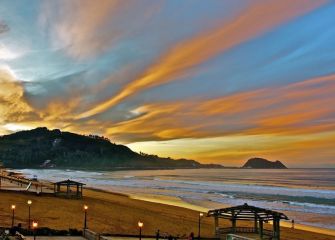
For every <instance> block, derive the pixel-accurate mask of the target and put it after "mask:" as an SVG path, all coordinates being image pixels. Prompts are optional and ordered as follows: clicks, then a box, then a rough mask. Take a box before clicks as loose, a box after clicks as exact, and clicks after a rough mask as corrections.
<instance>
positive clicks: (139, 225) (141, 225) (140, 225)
mask: <svg viewBox="0 0 335 240" xmlns="http://www.w3.org/2000/svg"><path fill="white" fill-rule="evenodd" d="M137 224H138V227H139V228H140V240H141V239H142V227H143V225H144V224H143V223H142V222H141V221H138V223H137Z"/></svg>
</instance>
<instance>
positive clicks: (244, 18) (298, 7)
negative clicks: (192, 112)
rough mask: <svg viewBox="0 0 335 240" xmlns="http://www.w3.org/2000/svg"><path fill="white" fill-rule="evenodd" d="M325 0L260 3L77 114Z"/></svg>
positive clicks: (172, 74)
mask: <svg viewBox="0 0 335 240" xmlns="http://www.w3.org/2000/svg"><path fill="white" fill-rule="evenodd" d="M325 2H326V1H308V0H299V1H294V2H292V1H289V0H284V1H261V2H258V3H256V4H255V5H253V6H251V7H250V8H249V9H247V10H246V11H245V12H244V13H241V14H240V16H238V17H237V18H235V19H233V20H232V21H231V22H229V23H227V24H225V25H224V26H219V27H217V28H215V29H213V30H211V31H206V32H204V33H202V34H200V35H198V36H196V37H194V38H191V39H189V40H186V41H184V42H182V43H179V44H177V45H176V46H175V47H173V48H171V49H169V50H168V52H167V53H166V54H165V55H163V56H161V57H160V58H159V59H158V61H157V62H156V63H155V64H153V66H151V67H149V69H147V70H146V71H145V73H144V74H143V75H142V76H141V77H140V78H138V79H136V80H134V81H132V82H131V83H129V84H128V85H126V86H125V87H124V88H123V89H122V90H121V91H120V92H119V93H117V94H116V95H115V96H113V97H112V98H111V99H109V100H107V101H106V102H103V103H100V104H99V105H97V106H95V107H94V108H92V109H90V110H88V111H86V112H84V113H82V114H80V115H79V116H78V117H79V118H85V117H90V116H92V115H95V114H98V113H101V112H103V111H105V110H107V109H108V108H110V107H112V106H114V105H116V104H118V103H120V102H121V101H122V100H123V99H125V98H127V97H129V96H131V95H133V94H136V93H137V92H139V91H142V90H144V89H148V88H151V87H155V86H158V85H161V84H164V83H167V82H170V81H174V80H176V79H180V78H183V77H185V76H189V75H190V74H192V68H194V67H195V66H197V65H199V64H201V63H203V62H205V61H206V60H208V59H209V58H212V57H215V56H217V55H218V54H219V53H221V52H223V51H225V50H227V49H229V48H231V47H233V46H236V45H238V44H240V43H242V42H244V41H246V40H248V39H250V38H253V37H256V36H258V35H260V34H262V33H264V32H266V31H268V30H270V29H271V28H274V27H275V26H277V25H279V24H282V23H284V22H286V21H288V20H290V19H292V18H293V17H296V16H299V15H301V14H304V13H306V12H308V11H310V10H312V9H314V8H316V7H318V6H320V5H321V4H323V3H325Z"/></svg>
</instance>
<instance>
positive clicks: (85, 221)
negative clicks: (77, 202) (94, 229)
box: [84, 205, 88, 233]
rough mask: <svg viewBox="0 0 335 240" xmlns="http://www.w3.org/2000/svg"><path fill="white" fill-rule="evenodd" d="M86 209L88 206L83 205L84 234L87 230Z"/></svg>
mask: <svg viewBox="0 0 335 240" xmlns="http://www.w3.org/2000/svg"><path fill="white" fill-rule="evenodd" d="M87 209H88V206H87V205H84V212H85V217H84V233H85V230H86V228H87Z"/></svg>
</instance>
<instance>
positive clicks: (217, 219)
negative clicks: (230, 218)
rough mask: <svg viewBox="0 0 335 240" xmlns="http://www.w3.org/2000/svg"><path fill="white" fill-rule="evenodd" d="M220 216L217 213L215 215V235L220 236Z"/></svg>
mask: <svg viewBox="0 0 335 240" xmlns="http://www.w3.org/2000/svg"><path fill="white" fill-rule="evenodd" d="M218 230H219V217H218V216H217V215H215V216H214V235H215V237H217V238H218V237H220V236H219V231H218Z"/></svg>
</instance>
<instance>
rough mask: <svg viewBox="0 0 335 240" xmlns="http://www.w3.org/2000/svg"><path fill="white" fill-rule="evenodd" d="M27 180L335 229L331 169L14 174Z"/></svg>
mask: <svg viewBox="0 0 335 240" xmlns="http://www.w3.org/2000/svg"><path fill="white" fill-rule="evenodd" d="M17 172H21V173H22V174H24V175H26V176H27V177H33V176H34V175H36V176H37V178H38V179H41V180H48V181H59V180H65V179H72V180H76V181H80V182H83V183H85V184H86V185H87V186H88V187H91V188H96V189H102V190H106V191H111V192H119V193H124V194H128V195H129V196H133V197H134V198H139V199H144V200H149V201H150V200H152V201H158V202H159V201H162V199H163V200H164V199H165V200H166V201H167V202H168V203H171V204H174V203H175V205H178V203H181V202H182V203H186V204H188V205H185V206H197V207H201V208H202V209H213V208H220V207H227V206H235V205H241V204H244V203H248V204H249V205H253V206H257V207H262V208H268V209H272V210H276V211H280V212H283V213H285V214H286V215H287V216H288V217H289V218H290V219H291V220H292V219H294V221H295V223H297V224H304V225H309V226H314V227H322V228H327V229H332V230H335V169H278V170H274V169H176V170H138V171H74V170H57V169H21V170H17Z"/></svg>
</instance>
